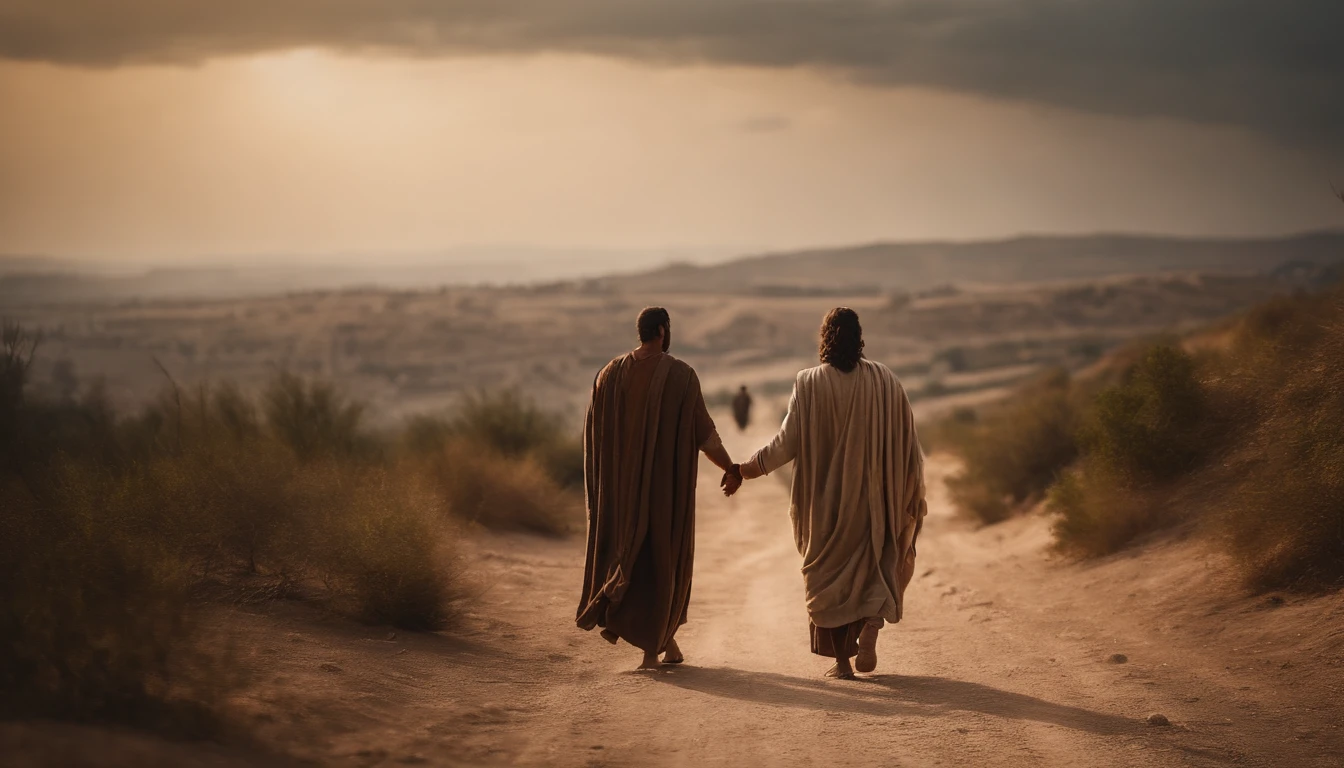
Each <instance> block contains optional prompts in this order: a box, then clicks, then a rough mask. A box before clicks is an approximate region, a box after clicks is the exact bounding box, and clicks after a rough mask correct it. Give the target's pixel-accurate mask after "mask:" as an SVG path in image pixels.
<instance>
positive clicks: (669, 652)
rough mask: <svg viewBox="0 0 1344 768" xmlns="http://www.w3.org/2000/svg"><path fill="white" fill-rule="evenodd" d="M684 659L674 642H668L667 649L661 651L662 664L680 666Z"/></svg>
mask: <svg viewBox="0 0 1344 768" xmlns="http://www.w3.org/2000/svg"><path fill="white" fill-rule="evenodd" d="M685 660H686V657H685V656H682V655H681V648H679V647H678V646H677V641H676V640H668V641H667V647H666V648H664V649H663V663H664V664H680V663H681V662H683V661H685Z"/></svg>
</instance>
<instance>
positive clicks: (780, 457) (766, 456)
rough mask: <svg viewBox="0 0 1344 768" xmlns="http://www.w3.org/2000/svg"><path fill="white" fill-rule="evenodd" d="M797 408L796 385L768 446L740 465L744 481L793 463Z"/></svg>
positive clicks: (795, 454) (796, 452)
mask: <svg viewBox="0 0 1344 768" xmlns="http://www.w3.org/2000/svg"><path fill="white" fill-rule="evenodd" d="M797 407H798V385H797V384H794V386H793V395H792V396H791V397H790V398H789V412H788V413H787V414H785V415H784V423H783V424H782V425H780V427H779V433H778V434H776V435H775V439H773V440H771V441H770V444H769V445H767V446H765V447H764V448H762V449H760V450H759V451H757V452H756V453H754V454H752V457H751V458H750V459H748V460H747V461H746V463H744V464H743V465H742V477H743V478H744V479H746V480H751V479H752V478H756V477H761V476H762V475H768V474H770V473H771V472H774V471H775V470H777V469H779V468H780V467H782V466H784V465H785V464H788V463H789V462H790V461H793V460H794V458H796V457H797V456H798V439H799V435H798V431H799V424H800V421H801V420H800V419H799V418H798V416H797V415H796V411H797Z"/></svg>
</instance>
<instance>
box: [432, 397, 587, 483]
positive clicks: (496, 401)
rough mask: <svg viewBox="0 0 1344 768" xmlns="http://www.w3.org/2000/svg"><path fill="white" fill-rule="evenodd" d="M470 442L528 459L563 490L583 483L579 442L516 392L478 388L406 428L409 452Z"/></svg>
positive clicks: (555, 417)
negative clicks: (448, 410)
mask: <svg viewBox="0 0 1344 768" xmlns="http://www.w3.org/2000/svg"><path fill="white" fill-rule="evenodd" d="M451 441H461V442H465V443H471V444H474V445H477V446H480V447H482V448H484V449H487V450H489V451H490V452H492V453H495V454H498V455H500V456H503V457H506V458H510V459H521V458H527V457H530V458H531V459H532V460H534V461H535V462H536V463H537V464H539V465H540V466H541V467H542V468H543V469H544V470H546V473H547V474H548V475H549V476H550V477H551V479H552V480H554V481H555V482H556V483H558V484H559V485H560V486H562V487H564V488H578V487H580V486H582V485H583V444H582V443H580V442H579V440H578V436H577V435H570V434H567V433H566V430H565V428H564V421H563V419H561V418H560V417H559V416H558V415H556V414H553V413H549V412H547V411H544V410H542V409H541V408H539V407H538V406H537V404H536V403H534V402H532V401H531V400H528V399H527V398H525V397H523V395H521V394H520V393H519V392H518V391H516V390H512V389H506V390H502V391H499V392H494V393H490V392H478V393H476V394H473V395H468V396H467V397H465V398H464V399H463V401H462V403H461V404H460V405H459V406H458V407H457V409H456V410H455V411H454V412H453V413H451V414H449V415H447V416H443V417H435V416H420V417H417V418H415V419H412V420H411V422H410V424H409V425H408V426H407V431H406V444H407V446H408V447H409V448H410V449H411V450H412V452H414V453H421V454H424V453H430V454H433V453H438V452H439V451H441V450H442V449H443V447H444V445H446V444H447V443H449V442H451Z"/></svg>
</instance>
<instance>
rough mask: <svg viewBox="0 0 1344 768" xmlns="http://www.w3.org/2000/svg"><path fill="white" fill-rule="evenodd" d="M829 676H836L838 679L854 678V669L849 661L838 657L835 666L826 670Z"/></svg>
mask: <svg viewBox="0 0 1344 768" xmlns="http://www.w3.org/2000/svg"><path fill="white" fill-rule="evenodd" d="M826 676H827V677H834V678H835V679H836V680H853V679H854V670H853V669H851V668H850V666H849V661H848V660H845V661H841V660H839V659H836V662H835V666H834V667H831V668H830V669H828V670H826Z"/></svg>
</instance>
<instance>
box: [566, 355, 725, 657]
mask: <svg viewBox="0 0 1344 768" xmlns="http://www.w3.org/2000/svg"><path fill="white" fill-rule="evenodd" d="M715 434H716V433H715V430H714V422H713V420H712V419H710V417H709V412H708V410H706V408H705V401H704V397H703V396H702V394H701V392H700V380H699V379H698V378H697V377H696V375H695V371H694V370H692V369H691V367H690V366H689V365H687V364H686V363H684V362H682V361H680V360H677V359H676V358H674V357H672V356H671V355H667V354H662V355H655V356H653V357H650V358H647V359H645V360H636V359H635V357H634V355H632V354H627V355H624V356H622V357H619V358H617V359H615V360H613V361H611V363H609V364H608V365H607V366H606V367H605V368H603V369H602V371H601V372H600V373H599V374H598V375H597V379H596V381H595V382H594V383H593V395H592V402H591V404H590V405H589V407H588V418H587V421H586V422H585V425H584V431H583V448H584V473H585V480H586V497H587V507H588V557H587V563H586V565H585V566H584V573H583V595H582V597H581V599H580V600H579V608H578V614H577V617H576V623H577V624H578V625H579V627H581V628H582V629H585V630H591V629H593V628H594V627H602V628H603V630H604V631H603V633H602V635H603V637H605V638H607V639H608V640H609V641H611V642H613V643H614V642H616V641H617V640H618V639H624V640H625V641H627V642H629V643H630V644H631V645H634V646H637V647H639V648H640V649H642V650H644V651H646V652H650V653H661V652H662V650H663V648H664V646H666V645H667V642H668V640H670V639H672V636H673V635H674V634H676V631H677V628H678V627H680V626H681V625H682V624H684V623H686V608H687V605H688V604H689V603H690V597H691V570H692V561H693V558H694V555H695V483H696V475H697V471H698V468H699V452H700V449H701V447H702V446H704V445H706V443H707V442H709V441H710V440H711V438H712V437H713V436H714V435H715Z"/></svg>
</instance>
